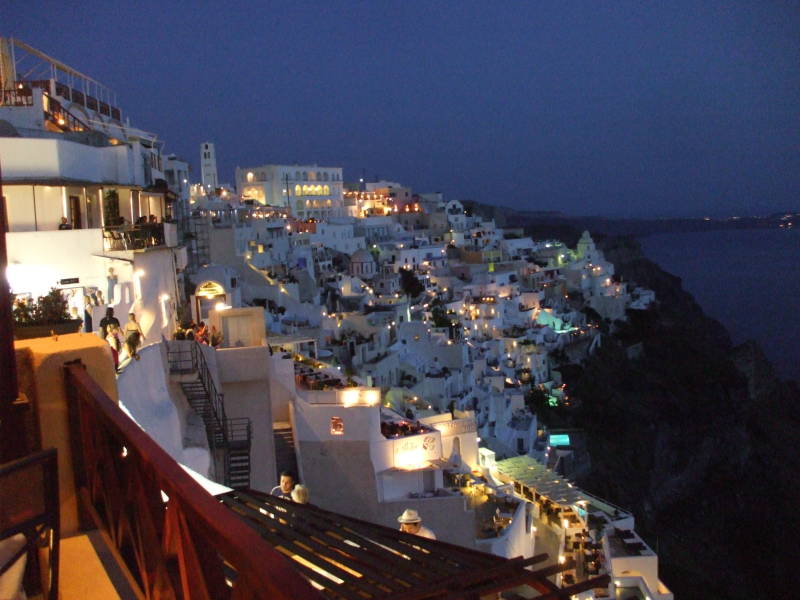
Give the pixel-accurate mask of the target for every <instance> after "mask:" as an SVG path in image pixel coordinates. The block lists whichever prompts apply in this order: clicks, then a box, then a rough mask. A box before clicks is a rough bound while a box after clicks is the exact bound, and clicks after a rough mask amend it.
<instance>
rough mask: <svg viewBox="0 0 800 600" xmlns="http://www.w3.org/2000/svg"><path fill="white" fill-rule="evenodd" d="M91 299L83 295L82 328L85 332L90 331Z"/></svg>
mask: <svg viewBox="0 0 800 600" xmlns="http://www.w3.org/2000/svg"><path fill="white" fill-rule="evenodd" d="M92 306H93V304H92V299H91V298H90V297H89V296H84V297H83V330H84V331H85V332H86V333H92V331H94V328H93V327H92Z"/></svg>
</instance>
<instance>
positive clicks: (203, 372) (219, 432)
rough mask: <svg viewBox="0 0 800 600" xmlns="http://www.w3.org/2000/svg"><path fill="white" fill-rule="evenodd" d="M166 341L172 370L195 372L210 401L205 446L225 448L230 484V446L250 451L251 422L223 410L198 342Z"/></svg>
mask: <svg viewBox="0 0 800 600" xmlns="http://www.w3.org/2000/svg"><path fill="white" fill-rule="evenodd" d="M165 343H166V344H167V361H168V362H169V369H170V372H172V373H197V380H198V381H199V382H200V383H201V384H202V386H203V390H204V391H205V394H206V397H207V400H208V403H209V408H210V411H209V413H210V414H209V417H208V419H207V420H205V423H206V435H207V436H208V446H209V450H210V451H211V453H212V455H213V454H214V451H215V450H217V449H219V450H222V451H223V452H225V456H224V462H223V467H224V474H223V479H224V481H225V483H226V485H228V484H230V476H231V472H230V460H229V458H230V456H229V455H230V450H231V449H236V450H244V449H247V450H248V451H249V449H250V444H251V439H252V437H251V436H252V425H251V421H250V419H249V418H248V417H242V418H236V419H229V418H228V417H227V415H226V414H225V396H224V395H223V394H221V393H219V392H218V391H217V386H216V384H215V383H214V378H213V376H212V375H211V371H210V370H209V368H208V363H207V362H206V357H205V356H204V355H203V350H202V347H201V344H200V343H198V342H193V341H186V340H184V341H181V340H176V341H172V342H165Z"/></svg>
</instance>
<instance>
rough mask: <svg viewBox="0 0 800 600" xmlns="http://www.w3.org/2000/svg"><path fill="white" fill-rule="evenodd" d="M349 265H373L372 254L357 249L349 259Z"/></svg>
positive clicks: (362, 249)
mask: <svg viewBox="0 0 800 600" xmlns="http://www.w3.org/2000/svg"><path fill="white" fill-rule="evenodd" d="M350 262H351V263H374V262H375V260H374V259H373V258H372V254H370V253H369V251H368V250H364V248H359V249H358V250H356V251H355V252H353V255H352V256H351V257H350Z"/></svg>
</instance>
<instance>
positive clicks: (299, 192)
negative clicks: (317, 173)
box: [294, 185, 303, 196]
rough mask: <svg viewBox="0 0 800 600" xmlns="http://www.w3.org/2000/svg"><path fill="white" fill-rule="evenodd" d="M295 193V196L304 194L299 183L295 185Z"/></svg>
mask: <svg viewBox="0 0 800 600" xmlns="http://www.w3.org/2000/svg"><path fill="white" fill-rule="evenodd" d="M294 195H295V196H302V195H303V188H301V187H300V186H299V185H296V186H294Z"/></svg>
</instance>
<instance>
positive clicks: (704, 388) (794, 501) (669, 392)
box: [558, 238, 800, 598]
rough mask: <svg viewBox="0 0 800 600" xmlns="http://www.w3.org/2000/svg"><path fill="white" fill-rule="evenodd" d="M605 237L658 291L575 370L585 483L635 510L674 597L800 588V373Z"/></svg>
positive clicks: (791, 593) (628, 244) (631, 271)
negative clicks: (737, 335) (731, 330)
mask: <svg viewBox="0 0 800 600" xmlns="http://www.w3.org/2000/svg"><path fill="white" fill-rule="evenodd" d="M602 246H603V250H604V252H605V255H606V258H608V259H609V260H610V261H611V262H613V263H614V265H615V266H616V270H617V273H618V274H620V275H621V276H622V277H623V279H625V280H633V281H636V282H637V283H638V284H641V285H644V286H646V287H649V288H652V289H653V290H655V291H656V294H657V297H658V299H659V303H658V307H657V308H656V309H654V310H651V311H647V312H646V313H633V314H632V315H631V320H630V322H629V323H628V324H626V325H623V326H621V327H620V328H619V329H618V331H617V333H616V334H615V335H613V336H606V338H605V339H604V340H603V344H602V347H601V349H600V350H599V351H598V352H596V353H595V354H594V355H593V356H592V357H591V358H590V359H589V360H588V361H586V363H585V364H584V365H583V366H582V368H580V369H574V370H572V371H570V372H571V373H572V376H571V379H570V380H569V381H568V382H567V383H568V387H569V388H570V390H571V393H572V396H573V397H574V398H576V399H578V400H579V403H578V404H579V408H577V409H575V410H574V411H572V412H569V413H561V414H559V415H558V417H559V419H560V420H561V421H562V422H564V421H566V422H567V423H569V424H570V425H572V426H576V427H582V428H584V429H585V430H586V432H587V434H588V435H587V443H588V447H589V451H590V453H591V456H592V471H591V473H590V474H589V475H588V476H587V477H586V478H585V480H583V481H580V482H579V483H580V484H581V485H582V486H584V487H585V488H586V489H587V490H589V491H592V492H595V493H597V494H599V495H600V496H604V497H607V498H608V499H609V500H611V501H613V502H615V503H618V504H620V505H622V506H625V507H628V508H630V509H632V510H633V512H634V514H635V515H636V518H637V530H639V531H640V532H641V533H642V534H643V535H644V536H645V538H646V539H648V541H649V542H650V543H651V544H652V545H653V547H654V548H655V549H657V552H658V554H659V559H660V562H661V572H662V575H663V579H664V580H665V582H666V583H667V585H668V586H671V587H672V588H673V591H674V592H675V593H676V597H677V598H769V597H775V598H789V597H796V595H797V594H796V593H795V592H796V591H797V586H798V585H800V578H799V577H798V572H799V571H800V570H798V569H797V568H796V567H795V566H794V565H795V562H796V561H797V559H798V556H800V553H798V550H800V541H798V533H800V518H799V517H798V510H797V509H798V506H800V485H799V483H800V459H798V453H797V451H796V450H795V446H794V444H795V443H796V440H797V438H798V436H799V435H800V410H798V408H799V407H800V402H799V401H800V392H798V388H797V385H796V384H792V383H787V382H781V381H779V380H777V379H776V378H775V375H774V373H773V371H772V368H771V366H770V365H769V363H768V361H767V360H766V359H765V358H764V356H763V354H762V353H761V351H760V349H759V348H758V347H757V345H756V344H755V343H753V342H748V343H746V344H743V345H742V346H740V347H733V346H732V345H731V342H730V337H729V336H728V334H727V332H726V331H725V329H724V328H723V327H722V326H721V325H720V324H719V323H718V322H716V321H714V320H713V319H710V318H708V317H707V316H705V315H704V314H703V311H702V309H701V308H700V307H699V306H698V305H697V303H696V302H694V300H693V299H692V297H691V296H690V295H689V294H688V293H687V292H685V291H684V290H683V289H682V287H681V283H680V279H678V278H677V277H674V276H672V275H670V274H668V273H666V272H664V271H663V270H661V269H660V268H659V267H658V265H656V264H654V263H653V262H651V261H649V260H647V259H646V258H644V257H643V256H642V254H641V252H640V249H639V247H638V244H637V243H636V241H635V240H633V239H629V238H609V239H606V240H604V241H603V244H602ZM639 342H641V343H642V347H643V350H644V351H643V353H642V354H641V356H639V357H638V358H636V359H630V358H629V357H628V354H627V353H626V352H625V348H626V347H627V346H630V345H631V344H632V343H639Z"/></svg>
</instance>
